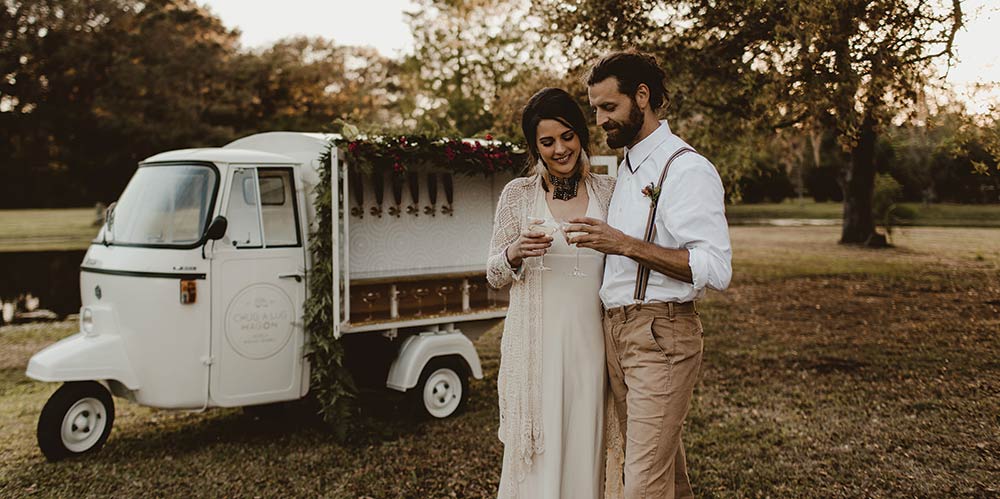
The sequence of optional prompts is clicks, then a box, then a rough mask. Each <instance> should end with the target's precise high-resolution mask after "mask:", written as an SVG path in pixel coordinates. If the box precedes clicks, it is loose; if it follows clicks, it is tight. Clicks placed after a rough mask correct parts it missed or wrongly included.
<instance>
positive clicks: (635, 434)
mask: <svg viewBox="0 0 1000 499" xmlns="http://www.w3.org/2000/svg"><path fill="white" fill-rule="evenodd" d="M702 333H703V330H702V326H701V319H700V318H699V317H698V312H697V311H696V310H695V307H694V303H684V304H677V303H646V304H643V305H642V306H641V307H640V306H638V305H628V306H625V307H618V308H614V309H611V310H608V311H606V312H605V313H604V345H605V349H606V351H607V362H608V373H609V375H610V379H611V391H612V395H613V396H614V400H615V409H616V411H617V415H618V420H619V423H620V424H619V427H620V428H621V430H622V432H623V436H624V440H625V478H624V479H625V484H624V485H625V498H626V499H645V498H650V499H654V498H655V499H674V498H693V497H694V493H693V492H692V490H691V483H690V481H689V480H688V473H687V461H686V459H685V457H684V443H683V442H682V441H681V431H682V429H683V425H684V418H685V416H687V412H688V407H689V406H690V402H691V393H692V392H693V391H694V385H695V383H696V382H697V379H698V371H699V369H700V368H701V357H702V349H703V342H702Z"/></svg>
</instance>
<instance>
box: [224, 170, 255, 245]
mask: <svg viewBox="0 0 1000 499" xmlns="http://www.w3.org/2000/svg"><path fill="white" fill-rule="evenodd" d="M226 219H227V220H228V221H229V230H228V231H227V233H228V235H229V239H230V240H231V241H232V242H233V246H235V247H237V248H259V247H261V245H262V238H261V234H260V229H261V227H260V211H259V209H258V206H257V184H256V182H255V181H254V169H253V168H240V169H237V170H236V171H235V172H234V173H233V183H232V186H231V189H230V192H229V206H228V207H227V208H226Z"/></svg>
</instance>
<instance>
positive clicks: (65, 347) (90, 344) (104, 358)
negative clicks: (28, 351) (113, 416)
mask: <svg viewBox="0 0 1000 499" xmlns="http://www.w3.org/2000/svg"><path fill="white" fill-rule="evenodd" d="M25 374H26V375H27V376H28V377H29V378H31V379H35V380H38V381H50V382H51V381H63V382H65V381H87V380H117V381H118V382H120V383H121V384H123V385H125V386H126V387H127V388H128V389H129V390H138V389H139V388H140V387H141V385H140V384H139V380H138V378H136V376H135V372H134V371H133V370H132V365H131V364H130V363H129V360H128V354H127V353H126V351H125V345H124V344H123V343H122V339H121V337H119V336H116V335H98V336H87V335H85V334H83V333H77V334H74V335H73V336H70V337H68V338H63V339H62V340H60V341H58V342H56V343H53V344H52V345H49V346H47V347H45V348H44V349H42V351H40V352H38V353H36V354H35V355H33V356H32V357H31V360H30V361H28V369H27V370H26V371H25Z"/></svg>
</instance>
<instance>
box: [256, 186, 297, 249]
mask: <svg viewBox="0 0 1000 499" xmlns="http://www.w3.org/2000/svg"><path fill="white" fill-rule="evenodd" d="M257 176H258V178H259V181H260V200H261V215H262V218H263V220H264V245H265V246H266V247H269V248H270V247H275V246H298V245H299V244H300V243H299V230H298V227H299V224H298V220H297V217H296V206H295V189H294V186H295V183H294V182H293V180H292V169H291V168H260V169H258V170H257Z"/></svg>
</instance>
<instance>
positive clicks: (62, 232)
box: [0, 208, 100, 252]
mask: <svg viewBox="0 0 1000 499" xmlns="http://www.w3.org/2000/svg"><path fill="white" fill-rule="evenodd" d="M96 216H97V215H96V212H95V210H94V208H69V209H52V210H0V252H5V251H46V250H77V249H87V246H89V245H90V241H91V240H92V239H94V237H96V236H97V232H98V231H99V230H100V228H99V227H95V226H94V219H95V217H96Z"/></svg>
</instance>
